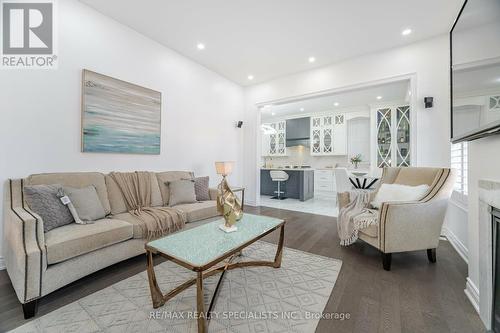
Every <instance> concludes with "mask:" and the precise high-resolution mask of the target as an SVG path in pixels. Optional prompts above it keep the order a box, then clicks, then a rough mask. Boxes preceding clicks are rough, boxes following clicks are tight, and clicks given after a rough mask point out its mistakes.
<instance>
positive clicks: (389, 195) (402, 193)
mask: <svg viewBox="0 0 500 333" xmlns="http://www.w3.org/2000/svg"><path fill="white" fill-rule="evenodd" d="M428 191H429V185H427V184H424V185H418V186H409V185H401V184H382V186H380V188H379V190H378V192H377V194H376V195H375V199H373V201H372V202H371V205H372V207H374V208H376V209H380V206H381V205H382V203H383V202H394V201H417V200H420V199H422V198H423V197H424V196H425V194H427V192H428Z"/></svg>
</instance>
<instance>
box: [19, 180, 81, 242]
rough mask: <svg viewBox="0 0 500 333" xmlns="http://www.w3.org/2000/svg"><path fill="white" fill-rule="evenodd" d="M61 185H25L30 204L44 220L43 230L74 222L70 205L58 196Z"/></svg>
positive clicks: (25, 192)
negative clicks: (65, 203) (67, 205)
mask: <svg viewBox="0 0 500 333" xmlns="http://www.w3.org/2000/svg"><path fill="white" fill-rule="evenodd" d="M61 188H62V186H61V185H32V186H25V187H24V197H25V199H26V203H27V204H28V206H29V207H30V208H31V209H32V210H33V211H34V212H35V213H37V214H38V215H40V217H41V218H42V220H43V231H44V232H47V231H50V230H52V229H54V228H57V227H62V226H63V225H67V224H70V223H72V222H73V216H72V215H71V213H70V211H69V209H68V207H66V206H65V205H64V204H63V203H62V202H61V200H60V199H59V197H58V195H57V194H58V192H59V191H60V189H61Z"/></svg>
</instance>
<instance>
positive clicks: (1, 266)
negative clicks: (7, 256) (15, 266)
mask: <svg viewBox="0 0 500 333" xmlns="http://www.w3.org/2000/svg"><path fill="white" fill-rule="evenodd" d="M4 269H5V261H4V260H3V257H0V271H1V270H4Z"/></svg>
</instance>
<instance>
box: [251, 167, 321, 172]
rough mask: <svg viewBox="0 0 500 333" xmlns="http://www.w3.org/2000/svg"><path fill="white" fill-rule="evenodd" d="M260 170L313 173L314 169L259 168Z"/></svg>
mask: <svg viewBox="0 0 500 333" xmlns="http://www.w3.org/2000/svg"><path fill="white" fill-rule="evenodd" d="M260 169H261V170H283V171H314V170H315V169H314V168H278V167H276V168H263V167H261V168H260Z"/></svg>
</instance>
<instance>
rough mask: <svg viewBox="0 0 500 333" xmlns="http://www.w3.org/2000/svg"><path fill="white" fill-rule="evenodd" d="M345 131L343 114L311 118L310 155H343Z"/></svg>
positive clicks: (344, 150) (329, 114) (345, 141)
mask: <svg viewBox="0 0 500 333" xmlns="http://www.w3.org/2000/svg"><path fill="white" fill-rule="evenodd" d="M346 137H347V131H346V121H345V115H344V114H334V113H328V114H324V115H321V116H314V117H311V135H310V138H311V147H310V149H311V155H312V156H325V155H345V154H346V153H347V144H346V143H347V139H346Z"/></svg>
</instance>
